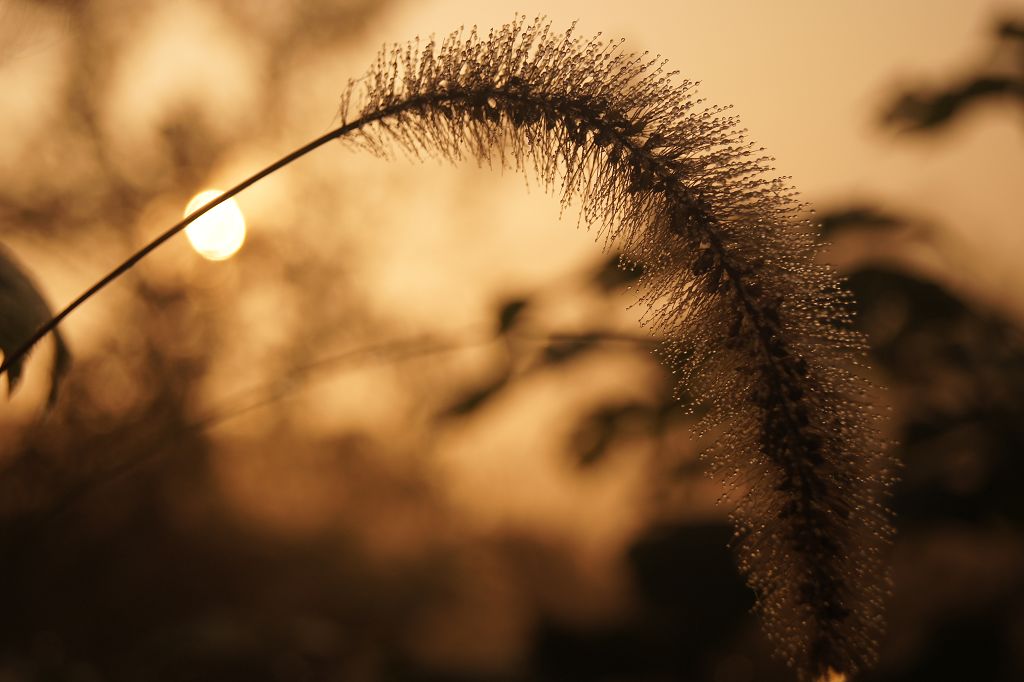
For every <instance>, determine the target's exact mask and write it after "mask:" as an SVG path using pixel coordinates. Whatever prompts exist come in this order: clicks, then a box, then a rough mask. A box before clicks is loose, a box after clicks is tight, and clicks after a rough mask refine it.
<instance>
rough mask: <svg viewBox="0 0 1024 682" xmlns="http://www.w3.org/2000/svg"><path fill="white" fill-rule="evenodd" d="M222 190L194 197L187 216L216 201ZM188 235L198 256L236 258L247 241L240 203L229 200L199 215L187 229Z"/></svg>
mask: <svg viewBox="0 0 1024 682" xmlns="http://www.w3.org/2000/svg"><path fill="white" fill-rule="evenodd" d="M221 194H223V192H222V191H220V190H219V189H208V190H204V191H202V192H200V193H199V194H197V195H195V196H194V197H192V200H191V201H189V202H188V206H186V207H185V215H186V216H187V215H188V214H189V213H192V211H195V210H196V209H198V208H200V207H202V206H203V205H205V204H207V203H209V202H210V201H212V200H214V199H216V198H217V197H219V196H220V195H221ZM185 236H186V237H188V241H189V243H190V244H191V245H192V248H193V249H195V251H196V253H198V254H199V255H200V256H202V257H203V258H205V259H207V260H227V259H228V258H231V256H233V255H235V254H236V253H237V252H238V250H239V249H240V248H242V243H243V242H244V241H245V216H244V215H242V209H241V208H239V207H238V202H237V201H235V200H234V199H228V200H227V201H225V202H224V203H222V204H219V205H217V206H216V207H215V208H213V209H211V210H210V211H209V212H207V213H205V214H203V215H201V216H199V218H197V219H196V221H195V222H193V223H192V224H191V225H189V226H188V227H186V228H185Z"/></svg>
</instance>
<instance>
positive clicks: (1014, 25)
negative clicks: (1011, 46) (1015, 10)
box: [996, 19, 1024, 41]
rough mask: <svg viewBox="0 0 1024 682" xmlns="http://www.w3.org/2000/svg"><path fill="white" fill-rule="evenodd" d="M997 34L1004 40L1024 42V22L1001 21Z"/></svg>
mask: <svg viewBox="0 0 1024 682" xmlns="http://www.w3.org/2000/svg"><path fill="white" fill-rule="evenodd" d="M996 34H997V35H998V36H999V37H1000V38H1003V39H1007V40H1021V41H1024V21H1014V20H1013V19H1007V20H1005V21H1001V22H999V26H998V27H997V28H996Z"/></svg>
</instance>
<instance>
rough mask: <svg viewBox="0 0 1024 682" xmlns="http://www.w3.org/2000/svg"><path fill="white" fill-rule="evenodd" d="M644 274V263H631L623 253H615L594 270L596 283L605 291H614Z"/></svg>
mask: <svg viewBox="0 0 1024 682" xmlns="http://www.w3.org/2000/svg"><path fill="white" fill-rule="evenodd" d="M643 274H644V269H643V266H642V265H639V264H636V263H629V262H628V261H626V260H625V258H624V257H623V256H622V254H615V255H613V256H612V257H611V258H609V259H608V260H606V261H605V262H604V263H602V264H601V265H600V267H598V268H597V270H596V271H595V272H594V276H593V277H594V279H593V281H594V284H595V285H597V286H598V287H599V288H600V289H602V290H603V291H605V292H608V291H613V290H615V289H619V288H621V287H624V286H626V285H627V284H632V283H633V282H635V281H637V280H638V279H640V277H641V276H642V275H643Z"/></svg>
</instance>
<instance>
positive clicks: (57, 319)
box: [0, 100, 423, 375]
mask: <svg viewBox="0 0 1024 682" xmlns="http://www.w3.org/2000/svg"><path fill="white" fill-rule="evenodd" d="M422 103H423V102H422V100H416V101H413V100H409V101H406V102H403V103H401V104H398V105H395V106H393V107H389V108H386V109H382V110H380V111H378V112H376V113H374V114H371V115H368V116H363V117H361V118H358V119H356V120H354V121H351V122H349V123H346V124H344V125H341V126H339V127H337V128H335V129H333V130H331V131H330V132H327V133H325V134H323V135H321V136H320V137H318V138H316V139H315V140H313V141H312V142H309V143H307V144H305V145H303V146H301V147H299V148H298V149H296V150H294V151H292V152H290V153H288V154H286V155H285V156H283V157H281V158H280V159H278V160H277V161H275V162H274V163H272V164H270V165H269V166H267V167H265V168H263V169H262V170H260V171H258V172H256V173H254V174H253V175H250V176H249V177H248V178H246V179H245V180H243V181H242V182H240V183H238V184H237V185H235V186H234V187H232V188H231V189H229V190H227V191H226V192H224V193H223V194H221V195H220V196H218V197H217V198H215V199H213V200H211V201H209V202H207V203H206V204H204V205H203V206H201V207H200V208H197V209H196V210H195V211H192V213H189V214H188V215H187V216H185V217H184V218H182V219H181V220H180V221H178V222H177V223H175V224H174V225H172V226H171V227H169V228H168V229H167V230H166V231H164V232H163V233H162V234H161V235H159V236H158V237H156V238H155V239H153V240H152V241H150V242H149V243H148V244H146V245H145V246H143V247H142V248H141V249H139V250H138V251H136V252H135V253H133V254H132V255H131V256H129V257H128V258H127V259H125V261H124V262H123V263H121V264H120V265H118V266H117V267H116V268H114V269H113V270H111V271H110V272H109V273H107V274H106V275H105V276H104V277H103V278H101V279H100V280H98V281H97V282H96V283H95V284H93V285H92V286H91V287H89V288H88V289H86V290H85V291H84V292H82V294H81V295H80V296H79V297H78V298H76V299H75V300H74V301H72V302H71V303H69V304H68V305H67V306H65V307H64V309H63V310H61V311H60V312H59V313H57V314H56V315H54V316H53V317H51V318H50V319H49V320H47V321H46V323H44V324H43V325H42V326H40V327H39V329H37V330H36V331H35V332H34V333H33V334H32V336H30V337H29V338H28V339H27V340H26V341H25V342H24V343H23V344H21V346H19V347H18V348H17V349H16V350H15V351H13V352H12V353H11V354H10V356H7V357H5V358H4V359H3V363H0V375H2V374H3V373H4V372H6V371H7V370H8V368H10V367H11V366H12V365H14V364H15V363H17V362H18V361H19V360H21V359H22V358H24V357H25V356H26V355H28V353H29V351H31V350H32V347H33V346H35V345H36V344H37V343H38V342H39V341H40V340H41V339H42V338H43V337H44V336H46V335H47V334H49V333H50V332H51V331H53V330H54V329H56V328H57V325H59V324H60V323H61V322H63V321H64V318H66V317H67V316H68V315H70V314H71V313H72V312H74V311H75V310H76V309H77V308H78V307H79V306H80V305H82V304H83V303H85V302H86V301H87V300H89V299H90V298H92V297H93V296H94V295H95V294H97V293H98V292H99V291H100V290H101V289H103V288H104V287H106V286H107V285H108V284H110V283H111V282H113V281H114V280H115V279H117V278H118V277H120V276H121V275H123V274H124V273H126V272H128V271H129V270H130V269H132V268H133V267H134V266H135V264H136V263H138V262H139V261H140V260H142V259H143V258H145V257H146V256H148V255H149V254H150V253H152V252H153V251H155V250H156V249H157V248H159V247H160V246H161V245H162V244H163V243H164V242H166V241H167V240H168V239H170V238H171V237H173V236H175V235H176V234H178V233H179V232H181V231H182V230H184V229H185V228H186V227H188V226H189V225H191V224H192V223H193V222H195V221H196V219H197V218H199V217H200V216H202V215H203V214H205V213H207V212H209V211H210V210H212V209H214V208H216V207H217V206H219V205H220V204H222V203H223V202H225V201H227V200H228V199H230V198H231V197H233V196H235V195H237V194H239V193H240V192H242V191H243V190H245V189H247V188H248V187H250V186H252V185H254V184H256V183H257V182H259V181H260V180H262V179H263V178H265V177H267V176H268V175H270V174H271V173H274V172H276V171H278V170H280V169H282V168H284V167H285V166H287V165H289V164H290V163H292V162H293V161H297V160H299V159H301V158H302V157H303V156H305V155H306V154H309V153H310V152H311V151H313V150H315V149H318V148H320V147H322V146H324V145H325V144H327V143H328V142H330V141H332V140H336V139H339V138H341V137H344V136H345V135H347V134H348V133H351V132H353V131H355V130H358V129H360V128H362V127H363V126H366V125H367V124H369V123H373V122H374V121H378V120H380V119H382V118H386V117H388V116H392V115H394V114H396V113H398V112H399V111H401V110H403V109H407V108H409V107H413V106H418V105H420V104H422Z"/></svg>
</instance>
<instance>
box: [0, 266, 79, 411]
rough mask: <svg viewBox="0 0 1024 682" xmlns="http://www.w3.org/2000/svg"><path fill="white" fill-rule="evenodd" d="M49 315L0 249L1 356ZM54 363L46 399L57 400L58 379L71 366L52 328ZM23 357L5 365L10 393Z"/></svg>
mask: <svg viewBox="0 0 1024 682" xmlns="http://www.w3.org/2000/svg"><path fill="white" fill-rule="evenodd" d="M51 317H52V314H51V313H50V308H49V306H47V305H46V301H45V300H43V296H42V294H41V293H39V289H38V288H36V285H35V284H34V283H33V282H32V280H31V279H30V278H29V276H28V275H27V274H26V273H25V272H24V271H23V270H22V269H21V268H20V267H18V265H17V264H16V263H15V261H14V258H13V256H11V254H10V253H9V252H8V251H6V250H5V249H2V248H0V350H2V351H3V353H4V357H9V356H10V354H11V353H12V352H14V351H16V350H17V349H18V348H20V347H21V344H22V343H24V342H25V340H26V339H28V338H29V337H30V336H31V335H32V334H33V332H35V331H36V330H37V329H38V328H39V327H41V326H42V325H43V324H45V323H46V322H47V321H48V320H49V319H50V318H51ZM53 340H54V344H55V347H54V363H53V371H52V374H51V377H50V397H49V402H50V404H53V402H54V401H55V400H56V399H57V392H58V390H59V388H60V382H61V380H62V379H63V378H64V375H65V374H66V373H67V371H68V369H69V368H70V366H71V354H70V353H69V352H68V348H67V345H65V343H64V339H63V338H62V337H61V335H60V332H58V331H57V330H54V332H53ZM23 364H24V358H18V359H17V360H15V361H14V362H12V363H11V364H10V366H9V367H8V368H7V389H8V395H10V394H11V393H12V392H13V391H14V389H15V388H17V386H18V380H19V379H20V378H21V372H22V369H23Z"/></svg>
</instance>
